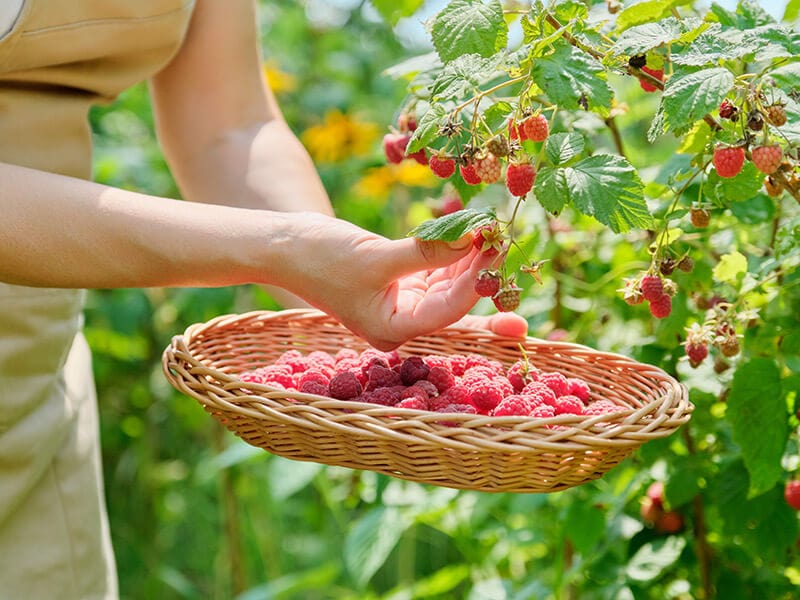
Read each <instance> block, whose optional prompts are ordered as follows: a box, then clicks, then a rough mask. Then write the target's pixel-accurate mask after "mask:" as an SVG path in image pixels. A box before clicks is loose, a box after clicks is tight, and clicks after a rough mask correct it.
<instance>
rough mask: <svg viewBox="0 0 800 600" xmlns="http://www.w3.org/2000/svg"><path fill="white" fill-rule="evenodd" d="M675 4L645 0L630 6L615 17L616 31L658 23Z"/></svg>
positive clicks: (673, 1)
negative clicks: (653, 22)
mask: <svg viewBox="0 0 800 600" xmlns="http://www.w3.org/2000/svg"><path fill="white" fill-rule="evenodd" d="M675 4H677V2H676V1H675V0H670V1H665V0H645V1H644V2H638V3H636V4H632V5H631V6H628V7H626V8H625V9H624V10H622V11H621V12H620V13H619V14H618V15H617V30H618V31H624V30H625V29H628V28H629V27H633V26H635V25H641V24H643V23H650V22H652V21H658V20H659V19H661V18H662V17H665V16H666V15H668V14H669V11H670V9H671V8H672V7H673V6H674V5H675Z"/></svg>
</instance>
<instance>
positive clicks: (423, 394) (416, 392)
mask: <svg viewBox="0 0 800 600" xmlns="http://www.w3.org/2000/svg"><path fill="white" fill-rule="evenodd" d="M408 398H418V399H421V400H423V401H424V402H425V403H426V404H427V402H428V399H429V398H430V396H429V395H428V392H427V391H426V390H425V389H424V388H423V387H422V386H421V385H417V384H416V383H415V384H414V385H410V386H408V387H405V386H403V390H402V391H401V392H400V400H406V399H408Z"/></svg>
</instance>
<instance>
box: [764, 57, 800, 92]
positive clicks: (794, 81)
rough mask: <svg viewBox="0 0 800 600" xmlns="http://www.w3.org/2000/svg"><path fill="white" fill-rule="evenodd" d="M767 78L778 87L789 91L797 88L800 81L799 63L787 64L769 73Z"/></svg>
mask: <svg viewBox="0 0 800 600" xmlns="http://www.w3.org/2000/svg"><path fill="white" fill-rule="evenodd" d="M769 78H770V79H772V80H773V81H774V82H775V83H777V84H778V86H779V87H783V88H784V89H787V90H791V89H792V88H795V87H797V86H798V81H800V62H793V63H789V64H788V65H783V66H782V67H778V68H777V69H773V70H772V71H770V72H769Z"/></svg>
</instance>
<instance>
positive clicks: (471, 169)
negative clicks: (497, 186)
mask: <svg viewBox="0 0 800 600" xmlns="http://www.w3.org/2000/svg"><path fill="white" fill-rule="evenodd" d="M458 170H459V171H460V172H461V178H462V179H463V180H464V183H466V184H468V185H478V184H479V183H480V182H481V178H480V176H479V175H478V173H477V171H476V170H475V163H469V164H466V165H460V166H459V167H458Z"/></svg>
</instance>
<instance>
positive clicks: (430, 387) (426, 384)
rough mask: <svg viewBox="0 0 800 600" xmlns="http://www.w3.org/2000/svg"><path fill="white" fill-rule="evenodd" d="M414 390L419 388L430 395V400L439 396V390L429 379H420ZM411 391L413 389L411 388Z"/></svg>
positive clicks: (413, 386)
mask: <svg viewBox="0 0 800 600" xmlns="http://www.w3.org/2000/svg"><path fill="white" fill-rule="evenodd" d="M428 375H430V373H428ZM411 387H412V388H419V389H421V390H422V391H424V392H425V393H426V394H428V398H435V397H436V396H438V395H439V390H438V389H437V388H436V386H435V385H434V384H433V383H431V382H430V381H428V380H427V379H420V380H419V381H418V382H417V383H415V384H414V385H412V386H411ZM409 389H411V388H409Z"/></svg>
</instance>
